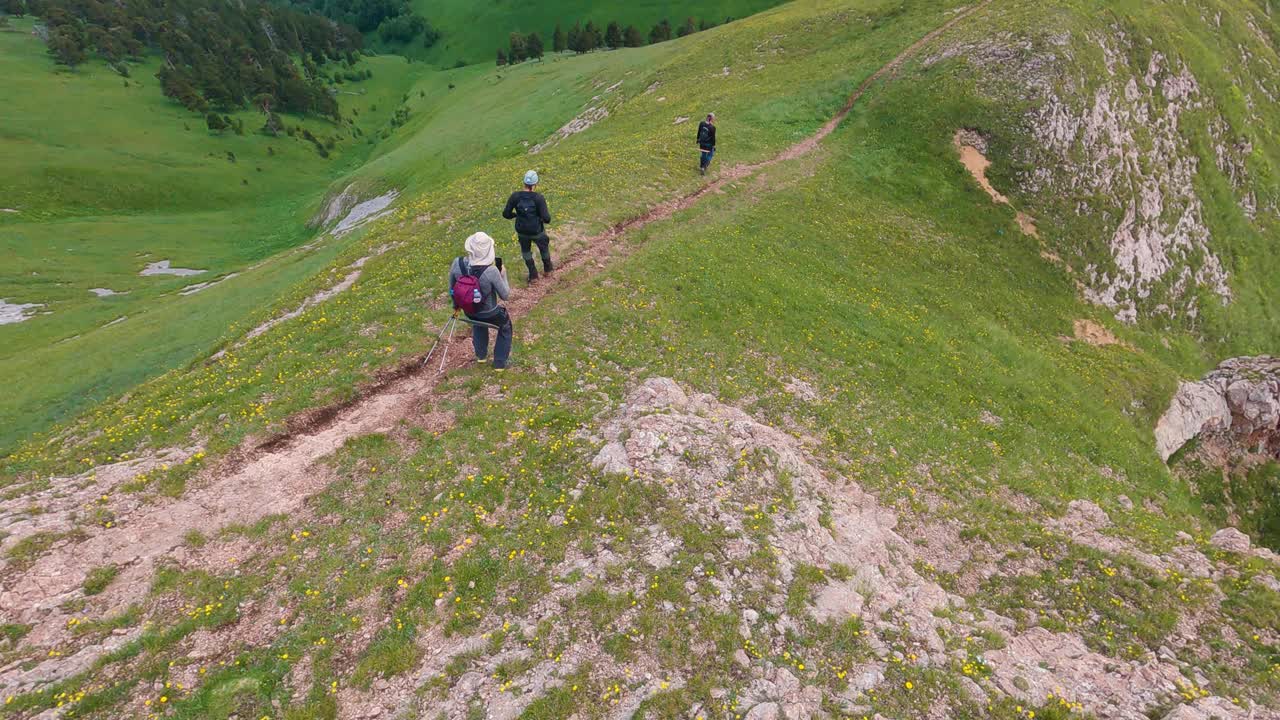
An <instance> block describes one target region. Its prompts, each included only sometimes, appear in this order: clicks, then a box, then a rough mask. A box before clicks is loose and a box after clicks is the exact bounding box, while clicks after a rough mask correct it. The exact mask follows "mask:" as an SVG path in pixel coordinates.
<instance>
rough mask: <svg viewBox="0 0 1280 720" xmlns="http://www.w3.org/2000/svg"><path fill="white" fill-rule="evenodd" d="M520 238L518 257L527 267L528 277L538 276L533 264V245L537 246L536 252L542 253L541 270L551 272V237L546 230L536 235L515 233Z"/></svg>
mask: <svg viewBox="0 0 1280 720" xmlns="http://www.w3.org/2000/svg"><path fill="white" fill-rule="evenodd" d="M516 237H517V239H519V240H520V257H522V258H524V264H525V265H526V266H527V267H528V268H529V277H531V278H536V277H538V268H537V266H536V265H534V264H533V246H534V245H537V246H538V254H540V255H542V272H551V239H550V238H548V237H547V233H546V232H540V233H538V234H537V235H520V234H517V235H516Z"/></svg>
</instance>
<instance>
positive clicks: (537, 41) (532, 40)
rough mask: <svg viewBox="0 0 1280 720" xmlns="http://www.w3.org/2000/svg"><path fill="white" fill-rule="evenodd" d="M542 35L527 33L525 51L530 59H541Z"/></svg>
mask: <svg viewBox="0 0 1280 720" xmlns="http://www.w3.org/2000/svg"><path fill="white" fill-rule="evenodd" d="M542 50H543V48H542V36H541V35H539V34H538V33H536V32H535V33H529V37H527V38H525V52H526V54H527V55H528V56H529V59H530V60H540V59H542Z"/></svg>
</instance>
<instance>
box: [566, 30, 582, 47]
mask: <svg viewBox="0 0 1280 720" xmlns="http://www.w3.org/2000/svg"><path fill="white" fill-rule="evenodd" d="M567 46H568V48H569V50H571V51H573V52H582V23H574V24H573V27H571V28H569V38H568V45H567Z"/></svg>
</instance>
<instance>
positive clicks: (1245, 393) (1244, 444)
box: [1155, 355, 1280, 463]
mask: <svg viewBox="0 0 1280 720" xmlns="http://www.w3.org/2000/svg"><path fill="white" fill-rule="evenodd" d="M1155 433H1156V449H1157V450H1158V451H1159V452H1160V458H1161V459H1163V460H1166V461H1167V460H1168V459H1169V458H1170V457H1172V456H1173V454H1174V453H1176V452H1177V451H1178V450H1180V449H1181V448H1182V447H1183V446H1184V445H1186V444H1187V443H1188V442H1190V441H1191V440H1192V439H1196V438H1198V439H1199V440H1200V442H1201V447H1202V449H1203V450H1204V452H1205V453H1207V454H1208V456H1209V457H1216V458H1219V459H1220V460H1221V461H1222V462H1223V463H1225V462H1228V461H1230V460H1232V459H1233V458H1238V457H1241V456H1247V455H1253V456H1269V457H1273V458H1277V459H1280V358H1274V357H1271V356H1268V355H1261V356H1258V357H1240V358H1232V359H1230V360H1227V361H1226V362H1224V363H1222V364H1221V365H1219V366H1218V368H1217V369H1216V370H1214V371H1213V372H1211V373H1209V374H1208V375H1206V376H1205V377H1204V379H1203V380H1200V381H1198V382H1184V383H1182V385H1181V386H1180V387H1179V388H1178V392H1177V393H1176V394H1175V395H1174V396H1173V400H1172V402H1171V403H1170V405H1169V409H1168V410H1167V411H1165V413H1164V415H1163V416H1162V417H1161V418H1160V422H1159V423H1158V424H1157V425H1156V431H1155Z"/></svg>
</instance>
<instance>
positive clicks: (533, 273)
mask: <svg viewBox="0 0 1280 720" xmlns="http://www.w3.org/2000/svg"><path fill="white" fill-rule="evenodd" d="M537 280H538V271H537V270H530V271H529V284H530V285H532V284H533V283H534V282H536V281H537Z"/></svg>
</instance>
